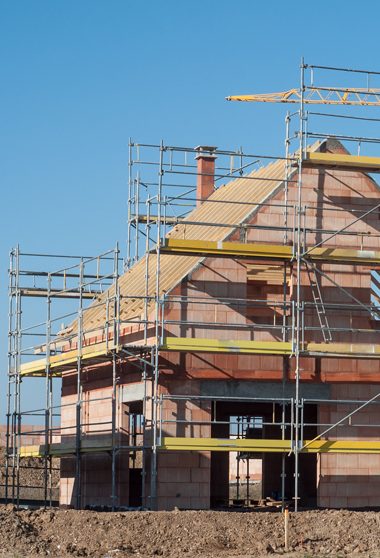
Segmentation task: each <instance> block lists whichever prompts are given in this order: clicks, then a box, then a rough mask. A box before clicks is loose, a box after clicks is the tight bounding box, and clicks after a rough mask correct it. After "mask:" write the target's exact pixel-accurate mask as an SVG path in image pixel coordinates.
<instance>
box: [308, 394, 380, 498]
mask: <svg viewBox="0 0 380 558" xmlns="http://www.w3.org/2000/svg"><path fill="white" fill-rule="evenodd" d="M379 392H380V384H354V383H352V384H348V383H347V384H335V385H332V386H331V398H332V399H351V400H352V399H355V400H358V399H360V400H363V401H365V400H368V399H370V398H371V397H373V396H374V395H375V394H377V393H379ZM355 407H357V405H339V404H330V405H327V404H326V405H323V406H322V405H321V406H320V408H319V422H321V423H333V422H336V421H338V420H340V419H341V418H343V417H344V416H345V415H347V414H348V413H349V412H351V411H352V410H353V409H354V408H355ZM379 416H380V413H379V406H378V405H371V406H367V407H365V408H364V409H363V410H362V411H359V412H358V413H357V414H356V415H354V416H353V417H352V424H355V425H360V426H348V425H347V426H342V427H339V428H338V429H335V430H333V431H332V433H331V434H329V435H328V439H330V440H336V439H348V440H359V441H360V440H363V441H364V440H378V439H379V437H380V428H377V427H373V426H369V425H370V424H373V425H376V424H379V423H380V420H379ZM318 506H321V507H332V508H341V507H342V508H360V507H369V506H370V507H378V506H380V455H376V454H373V455H369V454H357V455H353V454H329V453H325V454H320V455H319V459H318Z"/></svg>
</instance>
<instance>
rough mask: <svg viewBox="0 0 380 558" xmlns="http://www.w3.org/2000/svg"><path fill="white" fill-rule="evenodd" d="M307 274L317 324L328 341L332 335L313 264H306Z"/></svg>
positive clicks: (325, 340) (326, 341)
mask: <svg viewBox="0 0 380 558" xmlns="http://www.w3.org/2000/svg"><path fill="white" fill-rule="evenodd" d="M307 274H308V277H309V282H310V288H311V293H312V297H313V301H314V304H315V309H316V311H317V316H318V321H319V325H320V326H321V332H322V337H323V340H324V342H325V343H329V342H330V341H332V335H331V330H330V325H329V321H328V318H327V313H326V308H325V305H324V302H323V298H322V292H321V288H320V285H319V281H318V277H317V274H316V271H315V266H314V265H311V266H310V265H307Z"/></svg>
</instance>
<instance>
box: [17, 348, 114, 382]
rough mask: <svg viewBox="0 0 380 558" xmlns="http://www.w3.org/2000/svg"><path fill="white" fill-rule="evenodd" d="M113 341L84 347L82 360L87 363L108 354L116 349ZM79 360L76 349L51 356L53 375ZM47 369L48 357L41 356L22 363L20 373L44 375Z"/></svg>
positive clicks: (23, 374) (22, 374)
mask: <svg viewBox="0 0 380 558" xmlns="http://www.w3.org/2000/svg"><path fill="white" fill-rule="evenodd" d="M114 348H115V347H114V345H113V343H112V342H110V343H108V345H107V344H106V343H105V342H103V343H98V344H96V345H89V346H87V347H83V348H82V356H81V358H82V361H85V362H86V363H87V365H88V364H89V362H90V361H91V360H93V359H96V358H99V357H102V356H106V355H107V353H108V352H109V351H111V350H112V349H114ZM77 360H78V351H77V350H76V349H74V350H72V351H67V352H65V353H60V354H58V355H53V356H51V357H50V369H51V372H52V374H53V375H59V374H60V372H61V371H62V369H63V368H64V367H67V366H69V365H70V364H73V365H74V364H75V363H76V362H77ZM45 371H46V358H40V359H38V360H33V361H31V362H26V363H23V364H22V365H21V368H20V374H21V376H43V375H44V374H45Z"/></svg>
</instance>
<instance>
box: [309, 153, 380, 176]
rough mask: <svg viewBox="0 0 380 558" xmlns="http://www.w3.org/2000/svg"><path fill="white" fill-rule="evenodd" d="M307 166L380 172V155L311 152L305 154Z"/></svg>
mask: <svg viewBox="0 0 380 558" xmlns="http://www.w3.org/2000/svg"><path fill="white" fill-rule="evenodd" d="M304 164H306V166H314V165H316V166H323V167H336V168H342V169H347V170H357V169H358V170H361V171H368V172H380V157H367V156H364V155H348V154H344V153H319V152H315V153H311V152H307V153H306V155H305V160H304Z"/></svg>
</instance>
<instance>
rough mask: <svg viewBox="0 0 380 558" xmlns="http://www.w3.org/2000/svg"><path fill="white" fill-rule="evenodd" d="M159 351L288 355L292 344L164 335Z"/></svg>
mask: <svg viewBox="0 0 380 558" xmlns="http://www.w3.org/2000/svg"><path fill="white" fill-rule="evenodd" d="M160 350H161V351H188V352H197V353H199V352H203V353H207V352H208V353H215V352H217V353H240V354H248V355H249V354H269V355H290V354H291V352H292V344H291V343H290V342H283V341H243V340H224V339H222V340H221V339H199V338H197V339H194V338H191V337H166V339H165V340H164V343H163V344H162V345H161V346H160Z"/></svg>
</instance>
